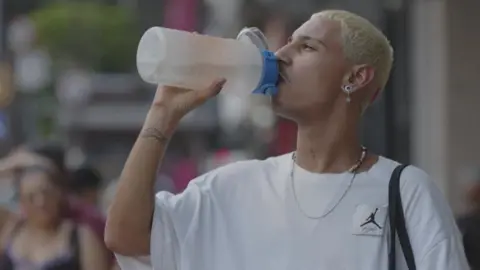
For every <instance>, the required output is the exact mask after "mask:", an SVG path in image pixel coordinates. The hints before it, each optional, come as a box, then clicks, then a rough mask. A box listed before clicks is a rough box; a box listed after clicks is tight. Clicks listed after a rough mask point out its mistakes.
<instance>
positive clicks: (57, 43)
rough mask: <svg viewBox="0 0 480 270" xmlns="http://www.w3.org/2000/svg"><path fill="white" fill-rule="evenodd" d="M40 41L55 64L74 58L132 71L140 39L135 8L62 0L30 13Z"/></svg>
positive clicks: (102, 67) (106, 68)
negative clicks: (64, 0)
mask: <svg viewBox="0 0 480 270" xmlns="http://www.w3.org/2000/svg"><path fill="white" fill-rule="evenodd" d="M31 18H32V20H33V21H34V23H35V26H36V30H37V42H38V45H40V46H42V47H45V48H46V49H47V50H48V52H49V53H50V55H51V56H52V57H53V61H54V63H55V64H56V66H57V67H58V66H60V68H61V63H62V62H64V61H73V62H75V63H77V64H79V65H81V66H83V67H85V68H89V69H93V70H94V71H96V72H130V71H132V70H133V68H134V67H135V53H136V47H137V43H138V40H139V39H140V33H139V31H138V30H139V28H138V27H137V23H136V18H135V16H134V14H132V12H130V11H128V10H126V9H125V8H123V7H120V6H112V5H105V4H99V3H93V2H87V1H85V2H72V1H69V2H61V3H55V4H51V5H47V6H46V7H44V8H41V9H38V10H36V11H34V12H33V13H32V14H31Z"/></svg>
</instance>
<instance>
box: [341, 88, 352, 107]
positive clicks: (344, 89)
mask: <svg viewBox="0 0 480 270" xmlns="http://www.w3.org/2000/svg"><path fill="white" fill-rule="evenodd" d="M342 89H343V92H345V94H347V103H350V101H352V99H351V98H350V95H351V94H352V93H353V85H351V84H349V85H344V86H343V87H342Z"/></svg>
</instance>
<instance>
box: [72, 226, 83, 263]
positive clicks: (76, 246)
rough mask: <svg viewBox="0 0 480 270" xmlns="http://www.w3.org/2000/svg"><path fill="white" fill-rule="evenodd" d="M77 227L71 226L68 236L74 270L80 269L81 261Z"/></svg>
mask: <svg viewBox="0 0 480 270" xmlns="http://www.w3.org/2000/svg"><path fill="white" fill-rule="evenodd" d="M78 230H79V227H78V225H76V224H74V225H73V226H72V232H71V234H70V248H71V249H72V255H73V259H74V261H73V263H74V264H75V267H76V268H75V269H80V265H81V260H80V241H79V236H78V234H79V232H78Z"/></svg>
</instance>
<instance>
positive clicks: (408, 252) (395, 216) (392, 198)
mask: <svg viewBox="0 0 480 270" xmlns="http://www.w3.org/2000/svg"><path fill="white" fill-rule="evenodd" d="M407 166H408V165H399V166H397V167H396V168H395V170H394V171H393V173H392V177H391V178H390V183H389V186H388V215H389V221H390V250H389V253H388V269H389V270H395V268H396V257H395V254H396V253H395V242H396V235H398V239H399V240H400V246H401V247H402V251H403V254H404V256H405V260H406V262H407V266H408V269H409V270H416V269H417V268H416V266H415V257H414V255H413V250H412V245H411V244H410V238H409V237H408V232H407V228H406V226H405V216H404V213H403V206H402V198H401V195H400V175H401V174H402V171H403V170H404V169H405V168H406V167H407Z"/></svg>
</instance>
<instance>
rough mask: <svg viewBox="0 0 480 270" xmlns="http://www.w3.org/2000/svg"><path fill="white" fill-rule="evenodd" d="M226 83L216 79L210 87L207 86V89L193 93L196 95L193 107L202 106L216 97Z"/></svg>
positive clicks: (224, 80) (223, 80)
mask: <svg viewBox="0 0 480 270" xmlns="http://www.w3.org/2000/svg"><path fill="white" fill-rule="evenodd" d="M226 82H227V80H226V79H217V80H215V81H213V82H212V84H210V86H208V87H207V88H205V89H202V90H199V91H195V94H196V98H195V101H196V102H195V103H196V104H195V105H200V104H203V103H204V102H206V101H207V100H208V99H210V98H212V97H214V96H216V95H218V93H220V91H221V90H222V88H223V86H224V85H225V83H226Z"/></svg>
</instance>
